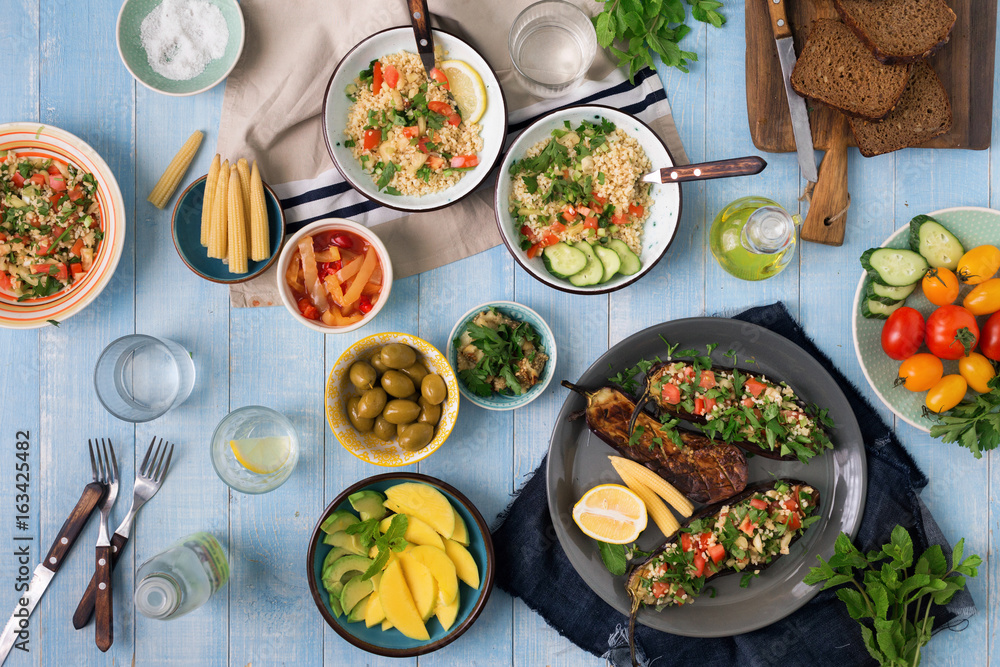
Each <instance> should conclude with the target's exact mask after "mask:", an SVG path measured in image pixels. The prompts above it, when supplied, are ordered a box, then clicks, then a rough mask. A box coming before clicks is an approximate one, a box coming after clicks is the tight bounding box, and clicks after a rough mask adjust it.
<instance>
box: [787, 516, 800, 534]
mask: <svg viewBox="0 0 1000 667" xmlns="http://www.w3.org/2000/svg"><path fill="white" fill-rule="evenodd" d="M788 527H789V528H791V529H792V530H798V529H799V528H801V527H802V519H800V518H799V513H798V512H796V513H794V514H792V518H791V520H789V522H788Z"/></svg>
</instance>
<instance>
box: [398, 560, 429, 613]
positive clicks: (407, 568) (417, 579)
mask: <svg viewBox="0 0 1000 667" xmlns="http://www.w3.org/2000/svg"><path fill="white" fill-rule="evenodd" d="M399 564H400V565H401V566H402V569H403V578H404V579H405V580H406V586H407V588H408V589H409V591H410V595H412V596H413V602H414V604H415V605H416V607H417V613H419V614H420V618H421V619H423V620H425V621H426V620H427V619H429V618H430V617H431V615H432V614H433V613H434V606H435V603H436V602H437V596H438V593H437V582H436V581H434V575H432V574H431V571H430V569H428V567H427V566H426V565H424V564H423V563H421V562H420V561H418V560H417V559H415V558H414V557H413V556H412V555H411V554H400V555H399ZM390 620H391V619H390Z"/></svg>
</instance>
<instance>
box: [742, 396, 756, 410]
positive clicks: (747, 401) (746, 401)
mask: <svg viewBox="0 0 1000 667" xmlns="http://www.w3.org/2000/svg"><path fill="white" fill-rule="evenodd" d="M740 403H741V404H742V405H743V407H744V408H749V407H750V406H752V405H753V399H752V398H744V399H743V400H742V401H740Z"/></svg>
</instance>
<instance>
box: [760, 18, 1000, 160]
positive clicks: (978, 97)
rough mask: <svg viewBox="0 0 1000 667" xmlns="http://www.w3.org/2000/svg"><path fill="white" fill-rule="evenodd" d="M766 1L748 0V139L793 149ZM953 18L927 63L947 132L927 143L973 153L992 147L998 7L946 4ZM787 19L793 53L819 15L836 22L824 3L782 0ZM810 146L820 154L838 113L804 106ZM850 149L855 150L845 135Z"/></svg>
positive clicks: (769, 148) (815, 105) (783, 149)
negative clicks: (943, 103) (944, 98)
mask: <svg viewBox="0 0 1000 667" xmlns="http://www.w3.org/2000/svg"><path fill="white" fill-rule="evenodd" d="M766 2H767V0H746V2H745V10H746V11H745V15H746V60H747V63H748V64H749V66H748V67H747V68H746V82H747V97H746V100H747V116H748V119H749V124H750V135H751V137H752V138H753V143H754V145H756V146H757V147H758V148H759V149H761V150H763V151H767V152H772V153H774V152H778V153H780V152H790V151H794V150H795V138H794V137H793V136H792V126H791V120H790V118H789V115H788V101H787V98H786V97H785V88H784V83H783V82H782V78H781V65H780V64H779V62H778V52H777V50H776V49H775V46H774V35H773V33H772V31H771V27H770V23H769V21H768V13H767V8H766V6H765V3H766ZM948 4H949V6H950V7H951V8H952V9H953V10H954V12H955V16H956V21H955V27H954V29H953V30H952V32H951V38H950V39H949V41H948V43H947V44H945V45H944V46H943V47H942V48H941V49H940V50H939V51H938V52H937V53H935V54H934V55H933V56H932V57H931V59H930V63H931V65H933V67H934V70H935V71H936V72H937V74H938V76H939V77H940V78H941V82H942V83H943V84H944V87H945V89H946V90H947V91H948V95H949V97H950V99H951V106H952V112H953V117H954V120H953V123H952V127H951V129H950V130H949V131H948V132H946V133H945V134H942V135H941V136H938V137H935V138H933V139H931V140H930V141H928V142H927V143H926V144H924V146H925V147H926V148H972V149H977V150H981V149H984V148H987V147H988V146H989V145H990V134H991V133H990V129H991V127H992V109H993V85H992V83H993V56H994V53H993V52H994V40H995V37H996V16H997V4H996V2H994V0H948ZM786 7H787V10H788V22H789V24H790V25H791V26H792V30H793V33H794V36H795V51H796V53H798V52H800V51H801V50H802V46H803V44H804V43H805V39H806V36H807V35H808V28H809V25H810V24H811V23H812V21H813V20H814V19H816V18H817V17H823V18H835V17H837V12H836V10H835V9H834V8H833V3H832V2H831V1H830V0H788V2H787V3H786ZM809 107H810V113H809V119H810V126H811V129H812V133H813V145H814V146H815V147H816V148H817V149H820V150H826V148H827V146H829V145H830V141H831V138H832V134H831V133H832V132H834V131H836V123H835V122H834V121H835V118H836V117H837V116H839V115H840V113H839V112H838V111H836V110H834V109H831V108H829V107H827V106H825V105H823V104H820V103H818V102H813V101H809ZM848 145H849V146H854V145H855V143H854V137H853V135H851V136H850V139H849V143H848Z"/></svg>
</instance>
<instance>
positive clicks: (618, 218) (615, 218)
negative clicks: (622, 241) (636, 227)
mask: <svg viewBox="0 0 1000 667" xmlns="http://www.w3.org/2000/svg"><path fill="white" fill-rule="evenodd" d="M611 224H613V225H625V224H628V218H626V217H625V216H624V215H622V214H621V213H615V214H613V215H612V216H611Z"/></svg>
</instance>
